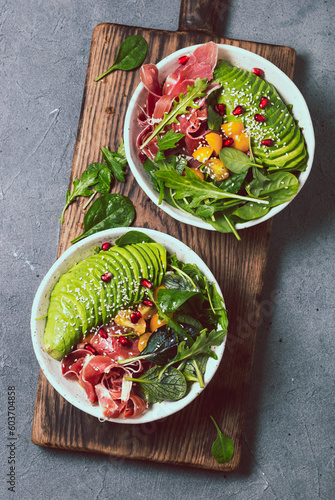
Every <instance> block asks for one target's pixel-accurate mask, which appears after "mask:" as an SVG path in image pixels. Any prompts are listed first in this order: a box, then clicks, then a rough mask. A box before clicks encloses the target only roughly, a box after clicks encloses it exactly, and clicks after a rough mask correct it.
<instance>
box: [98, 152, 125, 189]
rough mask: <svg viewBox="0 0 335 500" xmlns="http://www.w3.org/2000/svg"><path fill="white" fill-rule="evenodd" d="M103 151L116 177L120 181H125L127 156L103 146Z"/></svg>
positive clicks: (107, 163) (106, 161)
mask: <svg viewBox="0 0 335 500" xmlns="http://www.w3.org/2000/svg"><path fill="white" fill-rule="evenodd" d="M101 152H102V156H103V159H104V160H105V163H106V165H107V167H108V168H109V169H110V171H111V172H112V174H113V176H114V177H115V179H116V180H117V181H120V182H125V178H124V176H125V173H126V167H127V160H126V158H125V157H124V156H123V155H121V154H120V153H114V152H112V151H109V150H108V149H107V148H101Z"/></svg>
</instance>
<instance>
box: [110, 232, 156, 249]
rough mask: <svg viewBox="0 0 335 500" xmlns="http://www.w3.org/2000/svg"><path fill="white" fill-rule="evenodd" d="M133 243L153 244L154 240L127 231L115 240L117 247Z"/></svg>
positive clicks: (143, 234) (141, 234) (140, 233)
mask: <svg viewBox="0 0 335 500" xmlns="http://www.w3.org/2000/svg"><path fill="white" fill-rule="evenodd" d="M135 243H155V240H153V239H152V238H150V236H148V235H147V234H145V233H142V232H141V231H128V232H127V233H124V234H123V235H122V236H120V238H118V239H117V240H115V245H117V246H118V247H124V246H125V245H133V244H135Z"/></svg>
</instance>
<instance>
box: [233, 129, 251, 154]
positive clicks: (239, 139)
mask: <svg viewBox="0 0 335 500" xmlns="http://www.w3.org/2000/svg"><path fill="white" fill-rule="evenodd" d="M233 138H234V142H233V144H232V145H231V147H232V148H235V149H238V150H239V151H243V153H246V152H247V151H248V149H249V136H248V135H247V134H246V133H245V132H242V133H241V134H239V135H234V137H233Z"/></svg>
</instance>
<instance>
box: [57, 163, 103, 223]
mask: <svg viewBox="0 0 335 500" xmlns="http://www.w3.org/2000/svg"><path fill="white" fill-rule="evenodd" d="M98 176H99V169H98V168H94V167H92V168H91V169H90V170H89V171H87V170H84V172H83V173H82V176H81V179H80V180H79V179H78V177H77V176H76V177H75V179H74V181H73V189H72V193H70V190H69V189H68V190H67V193H66V203H65V206H64V208H63V211H62V215H61V217H60V219H59V220H60V222H61V224H63V222H64V213H65V210H66V209H67V207H68V206H69V205H70V204H71V203H72V202H73V201H74V200H75V199H76V198H77V196H90V195H91V194H92V191H91V190H90V189H89V188H90V187H92V186H94V185H95V184H97V182H98Z"/></svg>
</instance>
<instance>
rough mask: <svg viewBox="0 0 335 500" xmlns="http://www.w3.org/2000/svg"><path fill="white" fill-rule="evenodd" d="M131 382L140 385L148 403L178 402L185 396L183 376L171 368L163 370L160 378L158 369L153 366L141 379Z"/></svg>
mask: <svg viewBox="0 0 335 500" xmlns="http://www.w3.org/2000/svg"><path fill="white" fill-rule="evenodd" d="M128 380H129V378H128ZM132 380H133V381H134V382H136V383H138V384H140V385H141V390H142V392H143V393H144V395H145V397H146V399H147V401H148V403H155V402H158V403H161V402H162V401H178V399H181V398H183V397H184V396H185V394H186V390H187V383H186V380H185V377H184V375H183V374H182V373H181V372H180V371H179V370H177V369H176V368H173V367H170V368H169V369H167V370H165V371H164V373H163V374H162V376H160V369H159V368H158V367H157V366H154V367H152V368H150V370H148V371H147V372H145V373H144V375H142V376H141V377H139V378H134V379H132Z"/></svg>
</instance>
